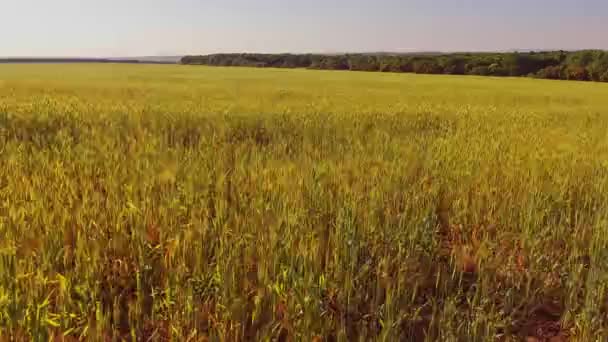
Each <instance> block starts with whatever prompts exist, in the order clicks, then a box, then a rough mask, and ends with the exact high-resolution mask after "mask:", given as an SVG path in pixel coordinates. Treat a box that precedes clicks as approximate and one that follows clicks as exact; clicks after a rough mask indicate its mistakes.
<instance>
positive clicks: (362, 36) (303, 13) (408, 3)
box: [0, 0, 608, 57]
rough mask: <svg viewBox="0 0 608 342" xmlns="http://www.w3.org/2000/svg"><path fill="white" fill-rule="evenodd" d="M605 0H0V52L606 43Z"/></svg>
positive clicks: (113, 53)
mask: <svg viewBox="0 0 608 342" xmlns="http://www.w3.org/2000/svg"><path fill="white" fill-rule="evenodd" d="M607 33H608V0H304V1H302V0H300V1H295V0H0V56H5V57H7V56H47V57H49V56H62V57H68V56H71V57H76V56H79V57H127V56H158V55H182V54H207V53H218V52H260V53H262V52H266V53H276V52H293V53H300V52H315V53H331V52H372V51H393V52H412V51H446V52H448V51H497V50H498V51H502V50H512V49H538V50H540V49H564V50H572V49H584V48H604V49H608V34H607Z"/></svg>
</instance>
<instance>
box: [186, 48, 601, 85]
mask: <svg viewBox="0 0 608 342" xmlns="http://www.w3.org/2000/svg"><path fill="white" fill-rule="evenodd" d="M181 64H188V65H210V66H246V67H262V68H264V67H270V68H307V69H321V70H351V71H377V72H402V73H416V74H449V75H478V76H526V77H534V78H545V79H556V80H576V81H598V82H608V51H602V50H583V51H571V52H569V51H542V52H534V51H530V52H512V53H451V54H441V53H430V54H391V53H370V54H336V55H321V54H257V53H234V54H212V55H203V56H184V57H183V58H182V60H181Z"/></svg>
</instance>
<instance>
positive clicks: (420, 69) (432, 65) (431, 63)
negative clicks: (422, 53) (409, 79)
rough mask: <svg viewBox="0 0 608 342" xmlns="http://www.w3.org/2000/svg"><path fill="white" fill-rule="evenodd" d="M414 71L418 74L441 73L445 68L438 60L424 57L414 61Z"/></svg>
mask: <svg viewBox="0 0 608 342" xmlns="http://www.w3.org/2000/svg"><path fill="white" fill-rule="evenodd" d="M414 72H415V73H417V74H441V73H443V69H442V68H441V65H439V63H438V62H437V61H436V60H433V59H423V60H417V61H414Z"/></svg>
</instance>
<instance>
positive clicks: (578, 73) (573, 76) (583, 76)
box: [566, 65, 589, 81]
mask: <svg viewBox="0 0 608 342" xmlns="http://www.w3.org/2000/svg"><path fill="white" fill-rule="evenodd" d="M566 79H567V80H574V81H588V80H589V72H588V71H587V69H585V68H583V67H582V66H578V65H570V66H568V67H567V68H566Z"/></svg>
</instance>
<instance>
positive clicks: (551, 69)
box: [537, 65, 562, 80]
mask: <svg viewBox="0 0 608 342" xmlns="http://www.w3.org/2000/svg"><path fill="white" fill-rule="evenodd" d="M561 75H562V68H561V67H560V66H558V65H555V66H548V67H546V68H544V69H541V70H540V71H539V72H538V73H537V77H539V78H547V79H552V80H559V79H560V78H561V77H562V76H561Z"/></svg>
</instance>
